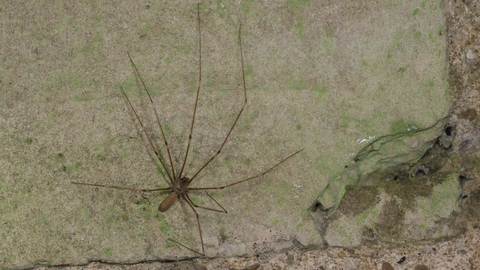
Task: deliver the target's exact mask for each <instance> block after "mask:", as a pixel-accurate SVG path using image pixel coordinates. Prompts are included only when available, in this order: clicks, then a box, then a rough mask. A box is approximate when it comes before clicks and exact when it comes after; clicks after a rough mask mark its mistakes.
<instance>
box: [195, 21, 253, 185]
mask: <svg viewBox="0 0 480 270" xmlns="http://www.w3.org/2000/svg"><path fill="white" fill-rule="evenodd" d="M241 32H242V25H241V24H240V28H239V29H238V38H239V40H240V58H241V59H242V78H243V92H244V95H245V101H244V102H243V105H242V109H240V112H239V113H238V115H237V118H235V121H234V122H233V125H232V127H231V128H230V130H229V131H228V133H227V136H226V137H225V140H223V143H222V145H220V148H219V149H218V151H217V152H216V153H215V154H214V155H213V156H212V157H211V158H210V159H209V160H208V161H207V162H206V163H205V164H204V165H203V166H202V167H201V168H200V169H199V170H198V171H197V172H196V173H195V174H194V175H193V176H192V177H191V178H190V181H189V182H188V183H189V184H190V183H191V182H192V181H193V179H195V177H197V175H198V174H199V173H200V172H201V171H202V170H203V169H204V168H205V167H207V165H208V164H210V162H212V160H213V159H215V158H216V157H217V156H218V154H220V152H221V151H222V148H223V146H224V145H225V143H226V142H227V140H228V137H230V134H231V133H232V130H233V128H234V127H235V126H236V125H237V122H238V119H239V118H240V116H241V115H242V112H243V109H244V108H245V105H246V104H247V86H246V83H245V68H244V66H243V50H242V34H241Z"/></svg>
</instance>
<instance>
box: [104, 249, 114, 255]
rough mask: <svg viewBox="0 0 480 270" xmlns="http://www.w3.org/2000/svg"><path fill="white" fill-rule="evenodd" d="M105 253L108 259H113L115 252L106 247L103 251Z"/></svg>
mask: <svg viewBox="0 0 480 270" xmlns="http://www.w3.org/2000/svg"><path fill="white" fill-rule="evenodd" d="M103 253H104V254H105V256H107V257H112V255H113V250H112V248H111V247H106V248H104V249H103Z"/></svg>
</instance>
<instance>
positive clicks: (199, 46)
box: [178, 3, 202, 178]
mask: <svg viewBox="0 0 480 270" xmlns="http://www.w3.org/2000/svg"><path fill="white" fill-rule="evenodd" d="M197 18H198V54H199V64H198V86H197V97H196V98H195V106H194V107H193V117H192V124H191V125H190V134H189V135H188V145H187V151H185V157H184V158H183V164H182V169H181V170H180V172H179V173H178V175H179V178H181V177H182V173H183V169H185V164H186V163H187V156H188V151H189V150H190V143H191V142H192V134H193V125H194V124H195V116H196V115H197V104H198V96H199V95H200V85H201V84H202V32H201V27H200V3H199V4H198V6H197Z"/></svg>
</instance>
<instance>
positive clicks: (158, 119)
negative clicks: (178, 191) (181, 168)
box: [122, 52, 176, 185]
mask: <svg viewBox="0 0 480 270" xmlns="http://www.w3.org/2000/svg"><path fill="white" fill-rule="evenodd" d="M127 55H128V58H129V59H130V63H132V66H133V68H134V69H135V72H136V73H137V76H138V77H139V78H140V81H141V82H142V85H143V89H145V92H147V95H148V98H149V99H150V103H151V104H152V107H153V111H154V112H155V117H156V118H157V124H158V127H159V128H160V131H161V132H162V137H163V142H164V143H165V147H166V148H167V153H168V159H169V160H170V166H171V167H172V175H173V178H171V179H176V178H175V169H174V167H173V162H172V155H171V154H170V147H168V143H167V139H166V138H165V132H163V128H162V123H161V122H160V118H159V117H158V113H157V110H156V109H155V104H154V103H153V100H152V97H151V96H150V92H148V89H147V86H146V85H145V82H144V81H143V79H142V76H140V72H138V69H137V66H136V65H135V63H134V62H133V60H132V57H130V53H129V52H127ZM122 92H123V89H122ZM123 94H124V95H125V92H124V93H123ZM125 97H126V95H125ZM127 99H128V98H127ZM128 103H130V101H129V102H128ZM130 106H131V104H130ZM131 107H132V106H131ZM132 109H133V107H132ZM133 111H135V109H133ZM135 114H137V113H135ZM137 119H138V121H139V122H140V123H141V121H140V119H139V118H138V116H137ZM142 126H143V125H142ZM153 150H154V151H155V148H153ZM155 154H156V155H157V157H158V159H160V156H159V155H158V154H157V151H155ZM160 161H161V160H160ZM162 165H163V162H162ZM163 169H165V171H166V168H165V166H163ZM167 174H168V172H167ZM171 182H172V181H171ZM172 185H173V182H172Z"/></svg>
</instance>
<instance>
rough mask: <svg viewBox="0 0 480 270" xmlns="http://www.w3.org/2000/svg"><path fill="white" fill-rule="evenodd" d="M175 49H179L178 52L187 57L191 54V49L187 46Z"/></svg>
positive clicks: (179, 46)
mask: <svg viewBox="0 0 480 270" xmlns="http://www.w3.org/2000/svg"><path fill="white" fill-rule="evenodd" d="M175 49H177V51H179V52H182V53H184V54H185V55H188V54H190V48H189V47H187V46H185V45H177V46H175Z"/></svg>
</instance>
